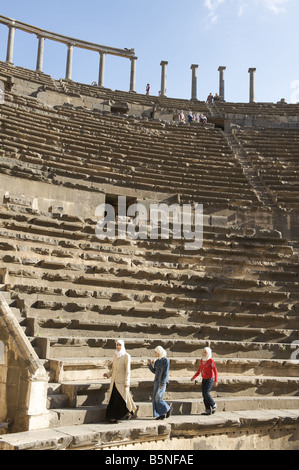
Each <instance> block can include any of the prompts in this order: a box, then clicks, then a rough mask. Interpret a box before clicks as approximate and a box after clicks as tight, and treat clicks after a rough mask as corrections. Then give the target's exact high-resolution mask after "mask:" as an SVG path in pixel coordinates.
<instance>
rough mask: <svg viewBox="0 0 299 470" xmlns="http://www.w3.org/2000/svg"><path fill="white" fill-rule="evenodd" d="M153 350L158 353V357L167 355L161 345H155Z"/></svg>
mask: <svg viewBox="0 0 299 470" xmlns="http://www.w3.org/2000/svg"><path fill="white" fill-rule="evenodd" d="M155 352H156V353H157V354H159V359H162V357H166V356H167V352H166V351H165V349H163V348H162V346H157V347H156V348H155Z"/></svg>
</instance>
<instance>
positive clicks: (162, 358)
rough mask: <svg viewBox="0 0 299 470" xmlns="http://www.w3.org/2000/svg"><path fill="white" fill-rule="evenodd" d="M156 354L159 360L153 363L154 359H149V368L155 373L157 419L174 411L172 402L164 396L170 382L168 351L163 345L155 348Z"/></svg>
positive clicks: (154, 407) (154, 399)
mask: <svg viewBox="0 0 299 470" xmlns="http://www.w3.org/2000/svg"><path fill="white" fill-rule="evenodd" d="M155 355H156V357H157V360H156V361H155V364H154V365H152V361H151V360H150V359H149V360H148V368H149V370H150V371H151V372H152V373H153V374H155V382H154V392H153V415H154V418H155V419H165V418H169V416H170V415H171V412H172V404H171V405H170V406H169V405H168V404H167V403H166V402H165V401H164V400H163V396H164V393H165V390H166V385H167V384H168V382H169V379H168V374H169V360H168V359H167V358H166V355H167V353H166V351H165V349H163V348H162V346H157V347H156V348H155Z"/></svg>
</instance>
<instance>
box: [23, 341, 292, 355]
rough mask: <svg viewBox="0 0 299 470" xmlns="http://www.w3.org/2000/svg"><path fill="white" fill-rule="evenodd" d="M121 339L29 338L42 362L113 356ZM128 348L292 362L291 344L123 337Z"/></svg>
mask: <svg viewBox="0 0 299 470" xmlns="http://www.w3.org/2000/svg"><path fill="white" fill-rule="evenodd" d="M117 339H118V336H116V335H115V336H114V337H107V338H99V337H90V336H86V337H84V338H82V337H81V338H79V337H77V338H72V337H70V336H62V335H61V336H56V337H55V336H51V337H45V336H37V337H32V338H30V341H31V342H32V344H33V346H35V347H38V348H40V351H41V354H40V358H42V359H46V358H47V359H56V358H74V357H78V358H82V357H84V358H87V357H88V358H89V357H97V358H98V357H99V354H101V357H108V358H109V359H110V358H111V357H112V356H113V354H114V351H115V341H116V340H117ZM122 339H123V340H124V341H125V344H126V349H127V351H128V352H129V353H130V355H131V356H132V357H148V356H150V357H151V356H152V354H153V351H154V349H155V347H156V346H159V345H162V346H163V347H164V349H166V350H167V354H168V357H169V358H171V357H176V356H184V357H185V356H188V357H196V358H198V357H201V353H202V349H203V348H204V347H206V346H210V347H211V348H212V350H213V351H214V356H215V357H226V358H230V357H238V358H259V359H286V360H288V359H290V357H291V355H292V353H293V348H292V343H271V342H266V343H264V342H261V343H259V342H248V341H238V340H236V341H222V340H213V341H210V340H190V339H185V340H181V339H169V338H163V337H161V338H159V339H151V338H146V339H144V338H140V337H139V338H138V337H135V338H130V337H129V338H124V337H123V338H122Z"/></svg>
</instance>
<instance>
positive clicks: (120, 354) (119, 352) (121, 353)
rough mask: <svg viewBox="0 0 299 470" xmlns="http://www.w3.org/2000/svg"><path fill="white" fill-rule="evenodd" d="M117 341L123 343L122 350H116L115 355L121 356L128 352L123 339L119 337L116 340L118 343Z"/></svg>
mask: <svg viewBox="0 0 299 470" xmlns="http://www.w3.org/2000/svg"><path fill="white" fill-rule="evenodd" d="M117 343H119V344H121V350H120V351H118V350H117V349H116V350H115V355H116V356H117V357H118V358H119V357H122V356H124V355H125V354H126V348H125V342H124V341H123V340H122V339H118V340H117V341H116V344H117Z"/></svg>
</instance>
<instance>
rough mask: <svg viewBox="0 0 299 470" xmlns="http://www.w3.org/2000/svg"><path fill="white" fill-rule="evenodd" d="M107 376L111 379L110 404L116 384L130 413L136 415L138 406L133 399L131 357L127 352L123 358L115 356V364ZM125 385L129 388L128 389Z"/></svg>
mask: <svg viewBox="0 0 299 470" xmlns="http://www.w3.org/2000/svg"><path fill="white" fill-rule="evenodd" d="M107 376H108V377H109V378H110V377H111V383H110V388H109V393H108V402H109V400H110V397H111V393H112V390H113V385H114V384H115V386H116V388H117V390H118V392H119V393H120V395H121V396H122V398H123V399H124V401H125V402H126V406H127V409H128V411H130V412H132V413H135V411H136V409H137V408H136V405H135V403H134V401H133V398H132V396H131V393H130V389H129V387H130V376H131V356H130V354H128V353H127V352H126V353H125V354H124V355H123V356H121V357H119V358H118V357H117V356H116V354H114V357H113V363H112V368H111V370H110V371H109V372H108V373H107ZM125 385H127V386H128V387H127V388H126V387H125Z"/></svg>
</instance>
